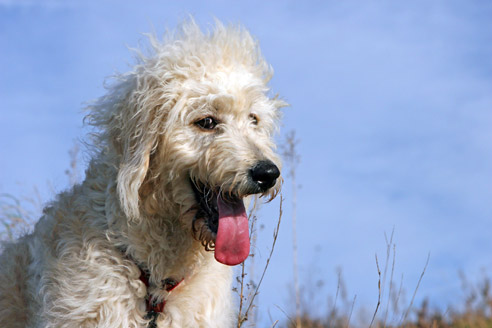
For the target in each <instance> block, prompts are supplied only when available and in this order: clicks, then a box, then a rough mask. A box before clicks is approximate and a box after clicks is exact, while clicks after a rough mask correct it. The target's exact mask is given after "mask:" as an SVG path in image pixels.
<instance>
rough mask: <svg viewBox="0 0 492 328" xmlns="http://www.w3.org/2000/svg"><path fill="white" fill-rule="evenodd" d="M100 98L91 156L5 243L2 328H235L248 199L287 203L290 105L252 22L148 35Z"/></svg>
mask: <svg viewBox="0 0 492 328" xmlns="http://www.w3.org/2000/svg"><path fill="white" fill-rule="evenodd" d="M150 45H151V50H150V55H143V54H139V55H138V56H137V57H138V58H137V64H136V65H135V67H134V68H133V70H132V71H131V72H128V73H125V74H121V75H118V76H116V77H115V79H114V81H113V83H112V84H111V85H110V86H109V87H108V92H107V94H106V95H105V96H103V97H101V98H100V99H98V100H97V101H95V102H93V103H92V104H90V105H89V106H88V114H87V117H86V122H87V123H88V124H89V125H90V126H92V127H93V129H94V131H93V133H91V134H90V138H91V141H90V143H92V144H93V148H91V149H90V151H91V153H92V154H93V157H92V160H91V162H90V163H89V166H88V168H87V171H86V176H85V180H84V181H83V182H82V183H81V184H79V185H76V186H75V187H73V188H72V189H71V190H69V191H66V192H63V193H61V194H59V195H58V196H57V198H56V200H54V201H53V202H52V203H50V204H49V206H47V207H46V208H45V209H44V211H43V216H42V217H41V219H40V220H39V222H38V223H37V224H36V226H35V229H34V232H33V233H32V234H29V235H26V236H24V237H22V238H20V239H19V240H18V241H17V242H15V243H12V244H6V245H4V246H3V253H2V254H1V255H0V325H1V326H2V327H9V328H13V327H33V328H34V327H43V328H47V327H53V328H55V327H56V328H62V327H67V328H79V327H131V328H137V327H138V328H144V327H145V328H146V327H159V328H163V327H180V328H182V327H214V328H215V327H230V326H233V325H234V312H235V307H234V305H233V303H234V302H233V299H232V293H231V280H232V270H231V266H234V265H237V264H239V263H241V262H243V261H244V260H245V259H246V258H247V257H248V255H249V248H250V239H249V232H248V228H249V225H248V216H247V214H246V210H245V202H246V200H247V199H250V198H251V197H256V196H253V195H261V196H265V197H266V198H267V199H269V198H270V199H271V198H273V197H275V195H276V194H277V192H278V191H279V188H280V184H281V178H280V171H279V167H280V161H279V157H278V155H276V154H275V151H274V150H275V145H274V141H273V134H274V133H275V131H276V130H277V125H278V121H279V118H280V111H279V108H281V107H283V106H285V105H286V104H285V102H284V101H282V100H280V99H278V98H277V97H269V96H268V93H269V92H268V91H269V88H268V86H267V83H268V81H269V79H270V78H271V76H272V69H271V68H270V66H269V65H268V64H267V63H266V62H265V60H264V59H263V57H262V55H261V53H260V50H259V48H258V43H257V41H255V39H253V38H252V37H251V36H250V34H249V33H248V32H247V31H245V30H244V29H243V28H241V27H237V26H224V25H222V24H221V23H220V22H217V23H216V24H215V26H214V27H213V29H212V31H211V32H202V31H201V30H200V28H199V27H198V26H197V24H196V23H195V22H193V21H192V20H190V21H188V22H185V23H183V24H182V25H181V27H180V28H178V29H177V31H176V32H172V33H167V34H166V36H165V38H164V40H163V41H159V40H156V39H155V38H154V37H150Z"/></svg>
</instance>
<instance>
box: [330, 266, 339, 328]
mask: <svg viewBox="0 0 492 328" xmlns="http://www.w3.org/2000/svg"><path fill="white" fill-rule="evenodd" d="M340 276H341V271H338V283H337V292H336V293H335V302H333V309H332V310H331V313H330V316H329V321H328V327H331V322H332V320H333V317H334V316H335V315H336V310H337V300H338V293H339V292H340V280H341V278H340Z"/></svg>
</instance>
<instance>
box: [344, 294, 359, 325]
mask: <svg viewBox="0 0 492 328" xmlns="http://www.w3.org/2000/svg"><path fill="white" fill-rule="evenodd" d="M356 299H357V295H354V300H353V301H352V306H351V307H350V314H349V316H348V319H347V326H346V328H349V327H350V319H351V318H352V313H353V312H354V306H355V301H356Z"/></svg>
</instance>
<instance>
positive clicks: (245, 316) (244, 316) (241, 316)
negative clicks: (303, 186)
mask: <svg viewBox="0 0 492 328" xmlns="http://www.w3.org/2000/svg"><path fill="white" fill-rule="evenodd" d="M282 204H283V197H282V195H280V206H279V216H278V221H277V226H276V228H275V229H274V231H273V243H272V248H271V249H270V254H269V255H268V258H267V260H266V264H265V267H264V268H263V272H262V274H261V278H260V280H259V281H258V284H257V285H256V288H255V290H254V292H253V293H252V295H251V299H250V300H249V304H248V307H247V308H246V310H245V311H244V314H242V313H241V311H242V307H243V304H240V311H239V314H238V323H237V327H238V328H240V327H241V326H242V324H243V323H244V322H245V321H246V320H248V313H249V311H250V310H251V308H252V307H253V304H254V301H255V298H256V296H257V295H258V293H259V292H258V290H259V289H260V286H261V283H262V282H263V278H264V277H265V273H266V271H267V269H268V266H269V264H270V260H271V259H272V256H273V251H274V249H275V244H276V243H277V238H278V233H279V230H280V223H281V222H282V214H283V209H282ZM244 275H245V274H244V263H243V265H242V274H241V279H244ZM243 285H244V280H242V283H241V294H240V297H241V301H242V297H243ZM241 301H240V302H241Z"/></svg>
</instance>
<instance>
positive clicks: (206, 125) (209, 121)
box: [195, 116, 218, 130]
mask: <svg viewBox="0 0 492 328" xmlns="http://www.w3.org/2000/svg"><path fill="white" fill-rule="evenodd" d="M195 124H196V125H198V126H199V127H200V128H202V129H205V130H213V129H215V127H216V126H217V124H218V122H217V120H216V119H215V118H213V117H211V116H208V117H205V118H202V119H201V120H199V121H196V122H195Z"/></svg>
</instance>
